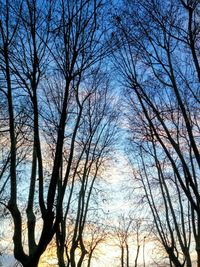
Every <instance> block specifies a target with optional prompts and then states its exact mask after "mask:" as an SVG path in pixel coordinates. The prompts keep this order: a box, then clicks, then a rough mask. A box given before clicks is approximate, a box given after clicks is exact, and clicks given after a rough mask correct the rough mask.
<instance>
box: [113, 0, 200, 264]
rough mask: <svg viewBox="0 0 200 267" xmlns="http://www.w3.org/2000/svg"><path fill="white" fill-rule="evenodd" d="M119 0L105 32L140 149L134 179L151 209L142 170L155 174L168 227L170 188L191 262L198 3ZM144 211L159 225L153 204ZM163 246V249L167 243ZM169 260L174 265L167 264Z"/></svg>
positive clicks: (196, 143) (195, 219)
mask: <svg viewBox="0 0 200 267" xmlns="http://www.w3.org/2000/svg"><path fill="white" fill-rule="evenodd" d="M124 3H125V5H124V6H126V8H124V11H122V13H121V14H120V13H119V14H117V15H114V23H115V25H116V28H117V32H115V31H113V35H114V36H115V37H116V38H115V43H116V45H117V47H118V48H119V50H118V52H117V53H116V54H115V55H114V58H115V62H116V64H117V67H118V70H120V74H121V75H122V77H123V78H124V80H123V81H124V85H125V86H126V88H127V91H126V94H127V97H128V98H129V101H130V102H131V103H132V111H131V112H134V115H133V116H131V115H130V116H129V119H131V120H132V129H133V128H134V126H135V132H134V134H135V137H133V138H132V141H133V142H134V143H135V144H138V147H139V148H140V149H139V150H140V152H141V147H142V150H143V152H141V153H142V158H141V161H140V162H141V164H142V165H141V166H142V167H141V168H140V172H141V173H142V177H141V180H142V182H143V183H144V182H145V181H146V182H147V184H146V185H144V184H143V185H144V188H146V189H147V188H148V191H146V197H147V198H149V200H150V201H151V203H150V206H151V208H153V207H154V204H155V202H152V200H153V201H156V198H157V195H155V190H153V184H155V182H154V183H153V184H152V183H149V182H150V181H149V179H150V177H152V178H153V175H152V174H150V176H149V173H147V171H148V172H149V170H150V169H151V171H152V172H154V171H156V172H157V177H158V180H157V182H158V183H157V185H156V188H160V190H161V192H160V193H161V194H162V200H163V204H164V207H165V211H166V215H167V217H165V218H167V221H166V222H167V224H168V230H170V229H171V227H172V225H173V227H174V226H175V228H176V225H177V222H176V219H175V216H179V215H178V213H177V211H176V210H174V209H175V206H174V207H173V208H172V205H171V204H170V203H171V202H172V201H174V199H173V197H172V195H171V194H172V192H173V193H175V192H176V193H175V194H176V200H177V202H178V203H179V204H178V205H179V208H180V216H183V219H181V220H182V222H181V224H180V225H182V226H181V228H182V227H183V225H184V222H189V221H190V223H189V224H191V225H192V230H193V238H194V239H195V242H196V252H197V262H198V266H200V260H199V241H198V240H199V226H198V225H199V223H198V222H199V214H200V209H199V208H200V206H199V196H200V195H199V182H198V179H197V177H198V173H199V166H200V165H199V159H200V157H199V155H200V154H199V138H198V135H199V115H198V111H197V110H199V97H198V96H199V58H198V53H197V51H198V48H199V26H198V25H199V3H198V1H176V2H174V1H167V2H165V3H163V2H161V1H140V2H139V1H134V2H131V1H125V2H124ZM133 29H134V30H133ZM119 32H120V35H118V33H119ZM141 114H142V115H141ZM135 116H139V118H140V120H137V119H136V120H135V119H134V117H135ZM134 122H135V124H134ZM138 129H139V130H138ZM132 133H133V132H132ZM134 149H135V148H134ZM140 156H141V154H140ZM151 156H153V158H154V163H153V164H152V166H151V163H150V165H149V162H150V160H149V157H151ZM147 166H149V167H147ZM150 167H151V168H150ZM147 168H148V170H147ZM167 172H168V173H167ZM156 179H157V178H156ZM148 183H149V184H148ZM182 193H183V194H184V196H185V197H186V198H187V200H188V201H189V204H187V201H185V203H184V204H183V202H182V201H183V199H184V196H182ZM173 204H174V203H173ZM188 207H189V211H188ZM156 210H158V209H157V208H156ZM173 210H174V215H173V214H172V212H173ZM169 211H170V213H171V215H172V218H171V219H169V218H170V217H169V213H168V212H169ZM152 213H153V214H154V216H155V217H154V219H155V222H156V223H159V216H158V214H155V210H154V211H153V210H152ZM171 215H170V216H171ZM188 227H189V226H188ZM177 230H178V228H176V231H177ZM173 231H174V229H171V230H170V232H171V237H170V240H171V241H170V242H171V243H170V244H171V245H173V244H174V243H173V242H174V241H173V234H174V232H173ZM187 231H189V233H190V230H188V229H187V230H186V232H185V234H186V233H187ZM176 233H177V234H178V232H176ZM184 236H185V237H184ZM189 236H190V235H189ZM189 236H186V235H183V238H184V240H185V241H184V244H185V245H184V246H183V247H182V251H183V250H184V251H185V250H186V251H185V254H184V256H185V260H186V262H187V264H188V266H191V260H190V259H189V256H187V254H189V253H190V252H189V251H190V250H189V243H190V237H189ZM180 241H181V239H179V242H180ZM181 242H182V241H181ZM171 245H170V246H171ZM180 245H181V243H180ZM174 249H175V247H174ZM166 250H167V251H168V246H167V247H166ZM187 259H188V260H187ZM174 264H175V265H176V263H175V262H174ZM177 264H178V263H177ZM182 264H184V262H183V263H182ZM176 266H177V265H176ZM180 266H181V265H180Z"/></svg>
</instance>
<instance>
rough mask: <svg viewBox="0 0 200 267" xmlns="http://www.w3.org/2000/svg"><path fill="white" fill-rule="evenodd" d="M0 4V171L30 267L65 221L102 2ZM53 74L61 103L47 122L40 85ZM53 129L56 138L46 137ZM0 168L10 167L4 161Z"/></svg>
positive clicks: (99, 38)
mask: <svg viewBox="0 0 200 267" xmlns="http://www.w3.org/2000/svg"><path fill="white" fill-rule="evenodd" d="M0 5H1V6H0V8H1V11H2V12H1V18H0V34H1V41H0V57H1V63H0V64H1V66H0V67H1V74H0V75H1V87H0V92H1V94H2V95H3V96H4V99H5V102H4V103H6V104H5V105H6V110H7V118H6V121H5V122H6V126H7V127H6V128H4V126H3V125H2V124H1V130H2V131H4V130H6V131H8V132H9V138H8V140H7V142H8V144H9V145H8V147H9V151H8V153H7V156H8V157H9V173H8V171H3V176H4V178H3V179H4V181H7V178H6V177H5V175H7V173H8V177H9V183H10V190H9V192H8V194H9V201H8V203H7V205H6V206H7V208H8V210H9V211H10V213H11V215H12V218H13V223H14V235H13V242H14V256H15V258H16V259H17V260H18V261H20V262H21V263H22V265H23V266H29V267H31V266H37V265H38V261H39V259H40V256H41V254H42V253H43V252H44V251H45V249H46V247H47V245H48V244H49V242H50V241H51V240H52V238H53V236H54V234H55V232H56V231H57V229H58V226H59V224H60V222H61V221H62V206H63V200H64V198H65V191H66V187H67V185H68V182H69V180H70V175H71V169H72V164H73V158H74V155H75V144H76V137H77V135H78V131H79V127H80V123H81V118H82V117H83V115H84V114H83V107H84V104H85V103H86V101H87V100H88V98H89V97H90V95H91V93H90V92H88V93H87V94H86V95H84V89H83V87H84V83H83V81H84V79H87V77H88V75H92V72H95V69H96V68H99V62H100V61H101V60H102V58H103V56H104V55H105V54H106V53H105V51H106V46H104V45H103V44H104V37H103V32H102V30H101V25H100V21H99V18H98V17H97V14H98V12H101V11H102V7H103V5H102V1H90V0H85V1H73V0H72V1H68V2H65V1H45V0H44V1H34V0H26V1H17V0H16V1H9V0H8V1H1V3H0ZM100 14H101V13H99V16H100ZM106 52H107V51H106ZM56 76H59V77H60V81H61V84H58V83H57V86H58V87H57V88H56V90H58V93H62V98H60V100H61V101H60V102H59V103H56V101H57V100H56V99H55V98H54V102H55V103H56V105H54V110H51V109H49V112H52V113H53V116H52V119H53V118H55V117H54V114H57V117H56V122H55V121H54V124H51V125H50V121H49V120H48V119H47V118H46V113H47V112H46V111H45V108H46V107H48V106H49V103H48V101H49V97H50V96H49V95H45V90H44V87H45V85H46V84H49V83H51V81H52V80H53V78H52V77H56ZM49 93H52V92H49ZM71 96H73V97H71ZM51 98H53V97H51ZM72 99H73V104H75V107H74V108H73V111H75V113H73V114H72V113H70V119H69V120H68V112H70V110H69V106H70V105H71V103H70V101H71V100H72ZM47 123H49V125H48V126H49V128H48V127H47ZM55 126H56V127H55ZM50 127H51V129H50ZM52 129H53V130H54V133H52V132H50V130H52ZM69 129H70V131H69ZM47 130H49V136H51V137H54V138H55V139H54V141H55V142H54V144H53V145H52V150H51V156H52V157H50V156H49V154H48V153H47V151H49V150H48V149H47V147H48V143H47V142H46V141H47V139H46V136H47ZM66 137H67V138H66ZM66 149H67V153H65V150H66ZM20 151H22V152H21V153H23V155H24V156H23V157H21V153H20ZM18 162H20V164H21V166H23V164H24V165H26V171H24V174H23V175H22V176H23V179H22V180H23V183H20V179H19V178H20V175H19V167H18ZM64 163H65V164H66V165H65V166H64V168H63V167H62V166H63V165H62V164H64ZM4 166H5V167H3V168H7V167H6V166H7V165H6V163H5V164H4ZM2 170H3V169H2ZM22 180H21V181H22ZM27 183H29V189H28V194H27V195H24V196H23V199H26V200H25V201H24V203H26V204H25V205H26V214H24V211H23V208H21V206H23V205H22V203H20V201H19V195H20V187H21V186H23V184H27ZM38 219H40V220H39V221H38ZM37 221H38V224H40V226H38V224H37ZM40 222H41V223H40ZM24 224H27V244H26V242H25V244H24V242H23V238H22V229H23V225H24ZM40 227H41V228H40ZM39 229H40V230H39ZM27 248H28V249H27Z"/></svg>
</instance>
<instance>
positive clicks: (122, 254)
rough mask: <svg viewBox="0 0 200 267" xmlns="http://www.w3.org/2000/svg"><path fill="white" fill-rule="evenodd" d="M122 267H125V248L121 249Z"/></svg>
mask: <svg viewBox="0 0 200 267" xmlns="http://www.w3.org/2000/svg"><path fill="white" fill-rule="evenodd" d="M121 267H124V247H123V246H122V247H121Z"/></svg>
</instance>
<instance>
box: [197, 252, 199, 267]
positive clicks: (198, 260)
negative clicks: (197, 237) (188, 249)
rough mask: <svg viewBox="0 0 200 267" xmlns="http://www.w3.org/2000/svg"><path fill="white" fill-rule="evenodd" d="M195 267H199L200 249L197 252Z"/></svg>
mask: <svg viewBox="0 0 200 267" xmlns="http://www.w3.org/2000/svg"><path fill="white" fill-rule="evenodd" d="M197 267H200V249H198V250H197Z"/></svg>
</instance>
